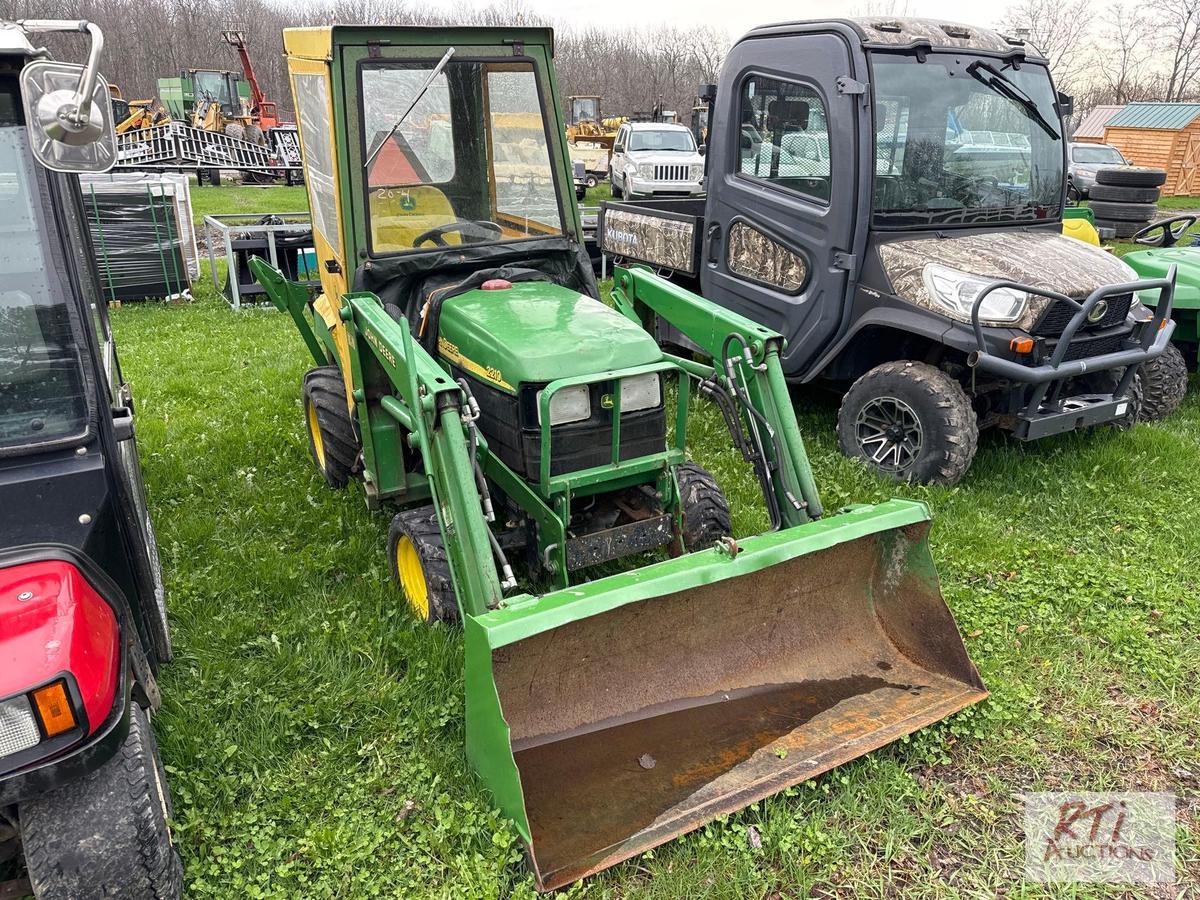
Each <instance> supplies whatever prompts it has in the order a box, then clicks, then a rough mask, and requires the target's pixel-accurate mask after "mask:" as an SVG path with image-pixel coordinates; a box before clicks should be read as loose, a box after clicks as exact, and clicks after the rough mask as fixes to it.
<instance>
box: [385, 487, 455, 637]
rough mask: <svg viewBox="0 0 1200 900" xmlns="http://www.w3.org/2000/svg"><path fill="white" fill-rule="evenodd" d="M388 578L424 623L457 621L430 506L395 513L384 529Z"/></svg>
mask: <svg viewBox="0 0 1200 900" xmlns="http://www.w3.org/2000/svg"><path fill="white" fill-rule="evenodd" d="M388 559H389V560H390V561H391V566H392V577H393V578H394V579H395V580H396V584H398V585H399V586H400V590H401V592H402V593H403V594H404V597H405V599H406V600H408V605H409V607H410V608H411V609H412V611H413V613H414V614H415V615H416V616H417V618H419V619H423V620H424V621H425V622H426V623H427V624H429V625H433V624H434V623H435V622H448V623H454V622H457V621H458V600H457V599H456V597H455V593H454V579H453V578H452V577H451V575H450V561H449V558H448V557H447V556H446V546H445V544H444V543H443V542H442V529H441V527H440V526H439V525H438V518H437V511H436V510H435V509H434V508H433V507H432V506H421V507H418V508H416V509H406V510H405V511H404V512H401V513H397V514H396V516H395V517H394V518H393V519H392V524H391V526H390V527H389V528H388Z"/></svg>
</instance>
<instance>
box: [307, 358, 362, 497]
mask: <svg viewBox="0 0 1200 900" xmlns="http://www.w3.org/2000/svg"><path fill="white" fill-rule="evenodd" d="M303 395H304V422H305V425H306V426H307V431H308V450H309V453H310V454H312V459H313V462H314V463H316V466H317V468H318V469H320V470H321V474H322V475H324V476H325V482H326V483H327V484H328V485H329V486H330V487H331V488H344V487H345V486H346V485H347V484H349V483H350V477H351V476H352V475H353V474H354V469H355V465H356V463H357V461H358V438H357V437H356V436H355V434H354V422H353V421H352V420H351V419H350V409H349V407H348V406H346V385H345V382H343V381H342V373H341V372H340V371H338V367H337V366H321V367H320V368H318V369H309V370H308V372H307V373H305V375H304V389H303Z"/></svg>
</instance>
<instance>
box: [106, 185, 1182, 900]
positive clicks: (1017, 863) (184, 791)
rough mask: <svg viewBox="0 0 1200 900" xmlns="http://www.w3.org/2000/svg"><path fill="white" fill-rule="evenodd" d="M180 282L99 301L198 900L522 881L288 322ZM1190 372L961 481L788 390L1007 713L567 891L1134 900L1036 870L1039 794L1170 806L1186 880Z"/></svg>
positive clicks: (459, 720) (923, 737) (743, 504)
mask: <svg viewBox="0 0 1200 900" xmlns="http://www.w3.org/2000/svg"><path fill="white" fill-rule="evenodd" d="M205 190H206V191H208V190H213V191H220V192H222V193H224V192H228V191H230V190H231V189H230V188H226V187H222V188H219V189H205ZM245 190H252V191H256V192H258V195H259V196H262V195H263V194H264V193H265V195H266V196H267V197H268V198H269V204H267V205H266V206H265V207H263V208H268V209H269V208H282V207H286V206H287V204H286V203H280V202H277V201H276V200H275V196H276V195H275V194H272V193H269V192H261V191H259V189H245ZM231 196H232V195H231ZM197 199H198V200H203V202H204V203H205V204H210V196H209V195H208V194H203V195H201V196H200V197H198V198H197ZM211 202H215V201H211ZM220 202H222V203H224V202H226V201H225V198H224V197H222V198H221V200H220ZM239 202H242V201H239ZM245 202H247V203H249V202H251V201H250V200H246V201H245ZM197 294H198V297H199V299H198V302H196V303H194V304H192V305H189V306H184V307H178V306H163V305H158V304H146V305H137V306H135V305H127V306H125V307H124V308H123V309H120V310H116V311H114V314H113V319H114V327H115V330H116V334H117V338H118V340H119V342H120V348H121V355H122V364H123V367H124V369H125V371H126V373H127V374H128V376H129V377H130V379H131V381H132V383H133V386H134V391H135V394H136V396H137V400H138V411H139V419H138V435H139V442H140V445H141V449H142V454H143V462H144V465H145V468H146V476H147V482H148V489H149V492H150V497H151V504H152V509H153V514H154V516H155V521H156V525H157V528H158V532H159V540H160V544H161V547H162V552H163V558H164V565H165V567H166V577H167V587H168V592H169V593H168V603H169V607H170V611H171V615H172V624H173V628H174V637H175V643H176V649H177V658H176V660H175V662H174V663H173V664H172V665H171V666H170V667H169V669H168V670H167V671H166V673H165V674H164V676H163V684H162V686H163V695H164V706H163V711H162V713H161V715H160V717H159V718H158V719H157V720H156V730H157V732H158V734H159V739H160V743H161V746H162V751H163V755H164V758H165V761H166V764H167V767H168V771H169V774H170V782H171V790H172V793H173V795H174V802H175V824H174V828H175V836H176V839H177V842H178V845H179V847H180V850H181V852H182V854H183V857H184V862H185V866H186V893H187V896H189V897H227V898H242V897H279V898H285V897H286V898H291V897H304V898H317V897H339V898H359V897H374V896H380V897H418V896H420V897H427V896H428V897H447V898H451V897H453V898H459V897H498V896H528V895H529V894H530V893H531V884H532V883H531V879H530V877H529V875H528V873H527V872H526V870H525V869H524V867H523V865H522V862H521V851H520V847H519V845H518V843H517V841H516V839H515V838H514V835H513V832H512V831H511V829H509V828H508V827H507V826H506V825H505V822H504V820H503V819H502V818H501V817H500V816H499V815H498V813H496V812H495V811H494V810H493V809H492V807H491V804H490V801H489V798H488V795H487V794H486V793H485V792H484V791H483V790H482V788H481V786H480V783H479V782H478V780H477V779H476V778H475V777H474V776H473V775H472V773H471V770H470V769H469V767H468V765H467V762H466V759H465V755H464V751H463V700H462V684H461V677H460V674H461V669H462V637H461V633H460V632H459V631H457V630H455V629H448V628H445V627H440V626H439V627H437V628H433V629H429V628H426V627H424V626H423V625H419V624H417V623H416V622H414V621H413V620H412V618H411V617H410V616H409V614H408V613H407V611H406V607H405V604H404V602H403V600H402V598H401V597H400V596H399V594H398V591H397V589H396V588H395V587H393V585H392V584H391V582H390V576H389V574H388V571H387V564H386V562H385V559H384V545H385V535H386V529H387V521H388V516H387V514H386V513H382V512H380V513H372V512H370V511H368V510H367V508H366V506H365V504H364V503H363V498H362V492H361V490H359V489H358V488H357V487H352V488H351V489H349V490H348V491H346V492H342V493H338V492H333V491H330V490H328V489H326V488H325V487H324V485H323V482H322V480H321V478H320V476H319V475H318V473H317V472H316V470H315V469H314V468H313V466H312V464H311V462H310V461H309V458H308V451H307V445H306V439H305V436H304V431H303V426H302V416H301V410H300V405H299V386H300V379H301V376H302V374H303V373H304V371H305V369H306V368H307V366H308V363H307V362H306V356H305V353H304V349H303V346H302V344H301V342H300V340H299V338H298V335H297V334H296V333H295V330H294V328H293V326H292V324H291V323H290V321H289V320H287V319H286V318H285V317H284V316H282V315H279V314H277V313H275V312H273V311H269V310H266V309H250V310H246V311H243V312H242V313H240V314H235V313H233V312H232V311H230V310H229V309H228V307H227V306H225V304H224V302H223V301H222V300H221V299H220V298H218V297H216V296H215V295H214V294H213V292H212V291H211V289H210V288H209V287H208V285H207V284H206V283H201V285H200V286H199V287H198V290H197ZM1192 387H1193V390H1192V393H1191V394H1190V395H1189V397H1188V399H1187V401H1186V403H1185V405H1184V407H1183V408H1182V410H1181V411H1180V412H1179V413H1178V414H1177V415H1176V416H1174V417H1173V418H1172V419H1170V420H1168V421H1167V422H1164V423H1160V424H1155V425H1144V426H1140V427H1138V428H1137V429H1135V430H1134V431H1132V432H1130V433H1114V432H1111V431H1108V430H1099V431H1096V432H1095V433H1091V434H1078V435H1069V436H1064V437H1060V438H1056V439H1052V440H1047V441H1042V442H1039V443H1036V444H1031V445H1026V444H1021V443H1019V442H1016V441H1013V440H1009V439H1006V438H1004V437H1001V436H995V435H988V436H985V437H984V439H983V441H982V446H981V448H980V451H979V455H978V457H977V459H976V462H975V465H974V467H973V469H972V470H971V472H970V474H969V475H968V476H967V479H966V480H965V481H964V482H963V483H962V484H961V485H960V486H958V487H956V488H953V489H945V488H919V487H910V486H898V485H893V484H889V483H885V482H883V481H880V480H879V479H877V478H876V477H874V476H873V475H871V474H870V473H868V472H867V471H866V470H865V469H864V468H862V467H861V466H859V465H858V464H856V463H854V462H851V461H850V460H847V459H845V458H844V457H842V456H841V455H840V454H839V453H838V451H837V447H836V442H835V439H834V434H833V431H834V419H835V414H836V400H835V399H834V398H833V397H831V396H829V395H827V394H824V393H821V392H817V391H804V392H803V393H798V394H797V395H796V403H797V408H798V410H799V418H800V424H801V427H802V429H803V431H804V434H805V436H806V439H807V441H808V448H809V452H810V455H811V457H812V462H813V466H814V469H815V471H816V475H817V478H818V483H819V484H820V486H821V488H822V493H823V499H824V501H825V504H826V506H827V507H829V508H837V507H838V506H840V505H843V504H846V503H851V502H872V501H879V500H882V499H885V498H887V497H889V496H904V497H912V498H917V499H921V500H924V501H926V502H928V503H929V504H930V505H931V507H932V508H933V511H934V515H935V520H934V529H933V533H932V546H933V552H934V556H935V558H936V560H937V563H938V567H939V570H940V573H941V578H942V589H943V593H944V595H945V597H946V599H947V601H948V603H949V604H950V606H951V608H952V609H953V610H954V613H955V616H956V617H957V620H958V624H959V626H960V629H961V630H962V632H963V634H964V635H965V636H966V643H967V646H968V648H969V651H970V653H971V655H972V658H973V659H974V660H975V662H976V664H977V665H978V666H979V668H980V671H981V673H982V675H983V678H984V680H985V681H986V682H987V684H988V686H989V688H990V689H991V691H992V696H991V698H990V699H989V700H988V701H986V702H985V703H983V704H980V705H978V706H976V707H973V708H971V709H969V710H967V711H965V712H963V713H961V714H959V715H957V716H955V717H953V718H952V719H950V720H948V721H946V722H943V723H941V724H939V725H936V726H934V727H932V728H928V729H926V730H924V731H922V732H920V733H918V734H917V735H914V736H913V737H911V738H909V739H906V740H903V741H901V742H897V743H895V744H892V745H890V746H888V747H886V748H883V749H881V750H879V751H876V752H875V753H873V754H871V755H869V756H867V757H865V758H861V759H858V760H856V761H854V762H852V763H850V764H848V765H845V766H842V767H840V768H838V769H836V770H834V771H833V772H830V773H828V774H826V775H824V776H822V777H819V778H817V779H815V780H813V781H810V782H808V783H806V784H804V785H801V786H799V787H796V788H793V789H790V790H788V791H785V792H784V793H783V794H782V795H779V796H776V797H774V798H772V799H770V800H768V801H765V802H763V803H759V804H755V805H754V806H753V807H751V808H749V809H746V810H744V811H742V812H740V813H738V814H736V815H733V816H729V817H726V818H724V819H722V820H720V821H718V822H715V823H712V824H710V825H707V826H705V827H704V828H702V829H700V830H699V831H697V832H694V833H692V834H690V835H688V836H686V837H684V838H681V839H679V840H676V841H673V842H671V843H670V844H667V845H665V846H664V847H661V848H659V849H657V850H656V851H654V852H653V853H648V854H644V855H643V856H641V857H639V858H637V859H634V860H632V861H630V862H628V863H625V864H622V865H620V866H617V867H615V868H613V869H611V870H609V871H608V872H606V873H603V874H601V875H599V876H597V877H594V878H592V879H590V880H589V881H588V882H586V883H584V884H582V885H580V886H577V887H576V888H574V889H573V890H572V891H571V892H570V893H568V894H566V896H581V897H605V898H663V900H666V898H679V897H692V896H708V897H719V898H730V900H733V898H739V900H740V898H765V897H778V898H797V897H808V896H826V895H836V896H845V897H880V898H882V897H892V896H897V895H904V896H914V897H916V896H920V897H960V896H961V897H991V896H996V895H997V894H1001V893H1006V894H1010V895H1013V896H1021V897H1042V896H1046V897H1092V896H1130V895H1129V894H1128V893H1126V892H1127V891H1128V888H1126V887H1119V886H1111V887H1109V888H1107V889H1106V888H1104V887H1102V886H1086V885H1066V886H1060V887H1058V888H1053V887H1046V888H1041V887H1039V886H1036V885H1030V884H1023V883H1022V881H1021V871H1022V859H1023V848H1022V834H1021V803H1020V799H1019V796H1018V795H1019V794H1021V793H1022V792H1027V791H1036V790H1055V789H1096V790H1104V789H1122V790H1141V789H1147V790H1149V789H1154V790H1170V791H1174V792H1175V793H1176V794H1177V795H1178V796H1179V812H1180V818H1179V829H1178V840H1179V847H1178V859H1179V864H1180V867H1181V868H1180V877H1181V884H1191V885H1196V884H1197V883H1200V745H1198V739H1197V727H1196V723H1197V721H1200V697H1198V692H1197V691H1196V684H1197V682H1198V681H1200V651H1198V649H1197V641H1196V635H1197V632H1198V631H1200V571H1198V569H1197V564H1196V560H1197V559H1200V479H1197V477H1196V472H1197V470H1198V469H1200V391H1197V387H1198V385H1196V384H1195V383H1193V386H1192ZM690 444H691V452H692V455H693V456H694V457H695V459H696V460H697V461H699V462H700V463H702V464H703V465H705V466H708V467H709V468H711V469H712V470H713V471H714V472H715V473H716V474H717V476H718V478H719V480H720V481H721V483H722V484H723V485H724V486H725V488H726V490H727V492H728V493H729V495H730V497H731V500H732V503H733V507H734V520H735V530H736V531H737V532H738V533H739V534H747V533H752V532H754V531H757V530H759V529H761V528H762V527H764V526H765V514H764V511H763V508H762V504H761V502H760V501H759V499H758V497H757V492H756V488H755V485H754V483H753V480H752V478H751V476H750V473H749V471H748V470H747V469H746V468H745V467H744V465H742V464H741V462H740V460H739V459H738V458H737V457H736V454H735V453H734V451H733V450H732V449H731V448H730V442H729V439H728V437H727V435H726V433H725V432H724V428H723V425H722V423H721V421H720V418H719V416H717V415H716V414H715V413H714V411H713V410H712V409H711V408H708V407H706V406H701V407H700V409H699V410H698V414H697V416H696V419H695V427H694V430H693V434H692V435H691V441H690ZM729 614H730V615H738V598H737V597H730V610H729ZM596 800H597V802H598V803H603V802H604V800H605V798H604V797H597V798H596ZM751 826H753V827H754V828H755V829H756V830H757V831H758V833H759V834H760V835H761V838H762V845H761V847H757V848H756V847H754V846H753V845H752V843H751V841H750V840H749V837H748V834H749V831H748V830H749V828H750V827H751ZM1162 896H1166V894H1165V893H1163V894H1162ZM1181 896H1182V895H1181ZM1189 896H1190V895H1189Z"/></svg>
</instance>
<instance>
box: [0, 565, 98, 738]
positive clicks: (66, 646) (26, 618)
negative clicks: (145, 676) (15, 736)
mask: <svg viewBox="0 0 1200 900" xmlns="http://www.w3.org/2000/svg"><path fill="white" fill-rule="evenodd" d="M120 663H121V637H120V625H119V623H118V621H117V616H116V613H115V612H114V610H113V608H112V606H110V605H109V603H107V602H106V601H105V600H104V598H103V597H101V596H100V594H99V593H97V591H96V589H95V588H94V587H93V586H92V585H91V584H89V583H88V581H87V579H86V578H84V576H83V574H82V573H81V572H80V571H79V569H77V568H76V567H75V566H73V565H72V564H71V563H69V562H66V561H64V560H57V559H48V560H41V561H38V562H28V563H21V564H19V565H14V566H10V567H8V568H4V569H0V698H4V697H9V696H12V695H13V694H18V693H24V692H26V691H30V690H32V689H34V688H36V687H39V686H41V685H43V684H46V683H47V682H50V681H53V680H55V679H57V678H61V677H63V676H64V675H66V676H68V679H67V680H68V685H70V683H71V682H72V681H73V682H74V687H75V688H76V691H77V695H76V696H74V697H72V698H71V700H72V703H73V704H75V705H79V704H81V705H82V709H76V710H75V714H76V718H77V719H78V720H79V722H80V724H82V725H83V735H81V736H86V735H91V734H94V733H95V731H96V730H97V729H98V728H99V727H100V726H101V725H102V724H103V723H104V721H105V719H107V718H108V715H109V713H110V711H111V710H112V707H113V703H114V701H115V699H116V692H117V689H118V687H119V686H120V683H121V673H120ZM68 693H74V692H71V691H70V690H68Z"/></svg>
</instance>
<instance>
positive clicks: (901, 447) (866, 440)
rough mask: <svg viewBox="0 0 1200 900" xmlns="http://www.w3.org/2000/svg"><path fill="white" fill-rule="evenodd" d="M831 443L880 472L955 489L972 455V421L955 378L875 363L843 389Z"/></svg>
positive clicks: (905, 364)
mask: <svg viewBox="0 0 1200 900" xmlns="http://www.w3.org/2000/svg"><path fill="white" fill-rule="evenodd" d="M837 431H838V443H839V444H840V445H841V448H842V452H843V453H845V454H846V455H847V456H849V457H851V458H852V459H861V460H863V461H865V462H866V463H867V464H868V465H870V466H872V467H873V468H875V469H876V470H878V471H879V472H881V473H882V474H884V475H887V476H888V477H890V478H895V479H898V480H900V481H916V482H919V483H921V484H946V485H950V484H956V483H957V482H958V480H959V479H960V478H962V477H963V475H965V474H966V471H967V469H969V468H970V467H971V460H973V459H974V458H975V448H976V446H977V444H978V442H979V424H978V422H977V421H976V418H975V410H974V409H972V408H971V400H970V398H969V397H968V396H967V394H966V392H965V391H964V390H963V389H962V385H960V384H959V383H958V382H957V381H955V380H954V379H953V378H951V377H950V376H949V375H947V374H946V373H945V372H943V371H942V370H941V369H935V368H934V367H933V366H930V365H927V364H926V363H919V362H912V361H909V360H899V361H897V362H889V363H884V364H883V365H881V366H876V367H875V368H874V369H872V370H871V371H869V372H867V374H865V375H863V376H862V377H861V378H859V379H858V381H856V382H854V384H853V385H852V386H851V387H850V390H849V391H847V392H846V396H845V397H844V398H843V399H842V406H841V408H840V409H839V410H838V426H837Z"/></svg>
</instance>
